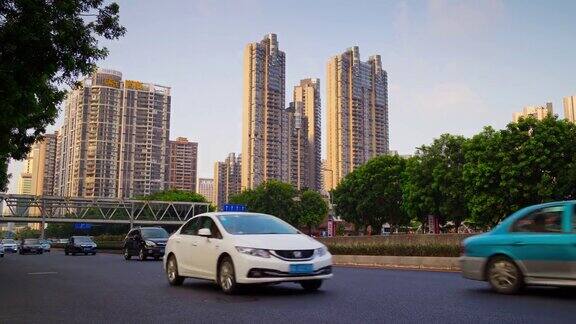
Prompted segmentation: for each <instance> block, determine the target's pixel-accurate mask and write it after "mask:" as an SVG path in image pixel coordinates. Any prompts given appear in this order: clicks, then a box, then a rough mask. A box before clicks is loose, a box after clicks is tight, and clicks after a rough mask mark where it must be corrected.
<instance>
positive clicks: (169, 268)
mask: <svg viewBox="0 0 576 324" xmlns="http://www.w3.org/2000/svg"><path fill="white" fill-rule="evenodd" d="M166 277H168V283H169V284H170V286H181V285H182V283H183V282H184V277H182V276H180V275H179V274H178V262H177V261H176V257H175V256H173V255H171V256H170V257H168V261H166Z"/></svg>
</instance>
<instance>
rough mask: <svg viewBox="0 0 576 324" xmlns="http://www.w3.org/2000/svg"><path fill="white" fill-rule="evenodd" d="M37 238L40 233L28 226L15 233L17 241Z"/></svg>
mask: <svg viewBox="0 0 576 324" xmlns="http://www.w3.org/2000/svg"><path fill="white" fill-rule="evenodd" d="M39 237H40V231H39V230H35V229H32V228H30V227H28V226H26V227H24V228H22V229H21V230H19V231H18V233H16V238H17V239H18V240H21V239H27V238H39Z"/></svg>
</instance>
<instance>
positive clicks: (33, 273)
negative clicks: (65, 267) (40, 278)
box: [28, 271, 58, 275]
mask: <svg viewBox="0 0 576 324" xmlns="http://www.w3.org/2000/svg"><path fill="white" fill-rule="evenodd" d="M57 273H58V272H54V271H47V272H28V274H29V275H47V274H57Z"/></svg>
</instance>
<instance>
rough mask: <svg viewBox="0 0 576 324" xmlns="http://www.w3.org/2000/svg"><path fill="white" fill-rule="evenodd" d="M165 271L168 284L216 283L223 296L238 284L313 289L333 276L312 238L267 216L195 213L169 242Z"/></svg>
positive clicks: (327, 255) (322, 248) (321, 247)
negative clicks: (189, 281)
mask: <svg viewBox="0 0 576 324" xmlns="http://www.w3.org/2000/svg"><path fill="white" fill-rule="evenodd" d="M164 269H165V270H166V274H167V276H168V281H169V283H170V284H171V285H181V284H182V282H183V281H184V278H186V277H192V278H200V279H207V280H212V281H214V282H216V283H217V284H218V285H220V287H221V288H222V290H223V291H224V292H225V293H228V294H230V293H234V292H235V291H236V290H237V288H238V284H263V283H278V282H297V283H300V285H301V286H302V287H303V288H304V289H306V290H317V289H318V288H320V286H321V285H322V281H323V280H324V279H328V278H331V277H332V255H331V254H330V253H329V252H328V249H327V248H326V247H325V246H324V245H323V244H321V243H320V242H318V241H316V240H314V239H313V238H311V237H309V236H307V235H304V234H302V233H300V232H299V231H298V230H297V229H295V228H294V227H292V226H291V225H289V224H288V223H286V222H284V221H282V220H280V219H278V218H276V217H274V216H270V215H265V214H255V213H240V212H219V213H206V214H202V215H198V216H196V217H194V218H192V219H191V220H189V221H188V222H186V224H184V225H182V227H180V229H178V231H176V232H175V233H174V234H173V235H172V236H170V238H169V239H168V243H167V245H166V253H165V254H164Z"/></svg>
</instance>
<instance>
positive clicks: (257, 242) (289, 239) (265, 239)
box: [232, 234, 323, 250]
mask: <svg viewBox="0 0 576 324" xmlns="http://www.w3.org/2000/svg"><path fill="white" fill-rule="evenodd" d="M232 242H234V245H235V246H241V247H250V248H258V249H266V250H312V249H317V248H320V247H322V246H323V245H322V244H321V243H320V242H318V241H316V240H314V239H313V238H311V237H309V236H306V235H304V234H261V235H233V236H232Z"/></svg>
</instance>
